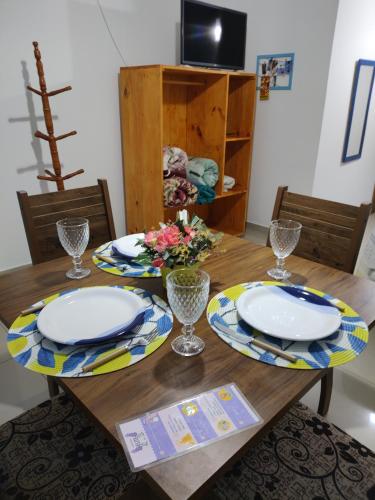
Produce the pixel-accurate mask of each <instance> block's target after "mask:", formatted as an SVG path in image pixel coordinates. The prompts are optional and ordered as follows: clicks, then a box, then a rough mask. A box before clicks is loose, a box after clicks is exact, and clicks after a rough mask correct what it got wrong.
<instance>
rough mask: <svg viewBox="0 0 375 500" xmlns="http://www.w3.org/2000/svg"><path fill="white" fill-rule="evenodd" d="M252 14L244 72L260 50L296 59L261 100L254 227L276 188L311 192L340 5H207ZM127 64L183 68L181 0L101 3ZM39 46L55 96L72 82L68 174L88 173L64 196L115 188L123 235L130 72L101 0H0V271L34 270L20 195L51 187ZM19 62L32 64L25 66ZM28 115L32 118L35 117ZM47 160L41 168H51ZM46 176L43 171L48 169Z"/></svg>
mask: <svg viewBox="0 0 375 500" xmlns="http://www.w3.org/2000/svg"><path fill="white" fill-rule="evenodd" d="M212 3H215V4H218V5H223V6H228V7H231V8H234V9H239V10H245V11H247V12H248V40H247V56H246V69H247V70H250V71H255V60H256V55H257V54H259V53H267V52H270V53H273V52H283V51H286V52H295V53H296V66H295V74H294V82H293V90H292V91H291V92H279V91H278V92H273V93H272V94H271V97H270V101H269V102H259V103H258V110H257V116H256V133H255V146H254V159H253V176H252V186H251V202H250V207H249V220H251V221H253V222H257V223H260V224H267V223H268V221H269V218H270V215H271V209H272V205H273V200H274V196H275V191H276V187H277V185H279V184H285V183H287V184H289V185H290V187H291V188H293V189H295V190H298V191H305V192H308V191H309V190H311V186H312V179H313V168H314V160H315V156H316V151H317V141H318V135H319V130H320V120H321V114H322V103H323V97H324V91H325V83H326V77H327V69H328V61H329V53H330V44H331V38H332V33H333V26H334V19H335V12H336V4H337V0H329V1H327V0H314V2H311V0H283V1H280V0H269V1H267V2H258V1H257V0H230V1H229V0H212ZM101 5H102V7H103V11H104V14H105V17H106V20H107V22H108V24H109V26H110V29H111V31H112V34H113V36H114V39H115V41H116V43H117V45H118V47H119V50H120V52H121V54H122V57H123V58H124V60H125V62H126V64H127V65H140V64H152V63H165V64H175V63H176V62H178V51H179V47H178V23H179V18H180V1H179V0H157V1H156V0H101ZM35 39H36V40H38V41H39V42H40V48H41V52H42V57H43V62H44V68H45V72H46V79H47V85H48V88H49V89H54V88H57V87H60V86H65V85H72V87H73V90H72V91H71V92H68V93H65V94H61V95H59V96H56V97H54V98H52V99H51V104H52V110H53V114H54V115H56V119H55V131H56V133H57V134H61V133H64V132H67V131H69V130H72V129H76V130H77V131H78V135H77V136H75V137H71V138H68V139H66V140H64V141H61V142H60V143H59V152H60V158H61V160H62V163H63V166H64V167H63V168H64V171H65V172H70V171H72V170H75V169H78V168H84V169H85V174H84V175H82V176H78V177H75V178H74V179H72V180H69V181H67V183H66V186H67V188H73V187H78V186H84V185H89V184H94V183H95V182H96V179H97V178H98V177H106V178H107V179H108V182H109V189H110V194H111V200H112V206H113V212H114V218H115V223H116V230H117V233H118V235H119V236H120V235H122V234H124V232H125V222H124V208H123V189H122V167H121V141H120V124H119V109H118V90H117V74H118V70H119V67H120V66H122V65H124V62H123V60H122V57H121V56H120V54H119V53H118V51H117V49H116V47H115V45H114V43H113V41H112V39H111V37H110V35H109V33H108V30H107V27H106V24H105V22H104V20H103V17H102V15H101V12H100V9H99V7H98V4H97V1H96V0H33V1H30V0H1V1H0V43H1V47H2V58H1V64H2V71H1V72H0V88H1V92H0V154H1V191H0V209H1V214H2V215H3V217H1V218H0V234H1V247H0V248H1V250H0V270H2V269H6V268H11V267H14V266H17V265H21V264H24V263H27V262H30V256H29V252H28V246H27V242H26V238H25V234H24V229H23V224H22V219H21V215H20V211H19V207H18V203H17V198H16V191H17V190H20V189H24V190H26V191H28V192H29V193H30V194H36V193H39V192H41V190H46V189H50V190H54V189H55V188H54V186H51V185H48V184H46V183H40V182H39V181H38V180H37V179H36V174H37V173H39V172H41V171H42V170H43V168H45V166H47V165H48V164H49V163H50V156H49V151H48V146H47V145H46V144H45V143H41V141H39V140H36V139H33V135H32V132H34V131H35V129H36V126H38V127H39V128H40V129H41V130H42V131H43V130H45V126H44V122H43V119H42V112H41V102H40V99H39V98H38V97H37V96H35V95H31V94H30V93H29V92H26V91H25V79H26V72H27V73H28V74H29V77H28V78H29V80H30V82H31V84H32V85H34V86H37V83H38V81H37V74H36V69H35V60H34V56H33V50H32V49H33V47H32V45H31V42H32V41H33V40H35ZM22 61H25V63H24V64H23V63H22ZM30 117H32V119H31V121H30ZM44 164H46V165H44ZM47 168H48V167H47Z"/></svg>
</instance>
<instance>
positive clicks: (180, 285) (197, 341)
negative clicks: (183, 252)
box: [167, 268, 210, 356]
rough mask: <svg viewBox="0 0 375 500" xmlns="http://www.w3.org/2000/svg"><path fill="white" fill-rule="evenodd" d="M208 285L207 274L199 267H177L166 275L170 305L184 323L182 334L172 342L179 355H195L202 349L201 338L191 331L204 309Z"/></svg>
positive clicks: (208, 278)
mask: <svg viewBox="0 0 375 500" xmlns="http://www.w3.org/2000/svg"><path fill="white" fill-rule="evenodd" d="M209 289H210V277H209V275H208V274H207V273H206V272H205V271H202V270H200V269H199V270H196V269H194V270H193V269H189V268H186V269H179V270H177V271H172V272H171V273H170V274H168V276H167V294H168V301H169V305H170V306H171V308H172V311H173V313H174V315H175V316H176V318H177V319H178V321H179V322H180V323H182V324H183V327H182V333H183V335H179V336H178V337H176V338H175V339H174V341H173V342H172V344H171V345H172V349H173V350H174V351H175V352H176V353H177V354H181V356H194V355H195V354H199V353H200V352H202V351H203V349H204V346H205V344H204V342H203V340H202V339H201V338H199V337H197V336H196V335H194V323H196V322H197V321H198V319H199V318H200V317H201V315H202V313H203V311H204V310H205V309H206V305H207V301H208V294H209Z"/></svg>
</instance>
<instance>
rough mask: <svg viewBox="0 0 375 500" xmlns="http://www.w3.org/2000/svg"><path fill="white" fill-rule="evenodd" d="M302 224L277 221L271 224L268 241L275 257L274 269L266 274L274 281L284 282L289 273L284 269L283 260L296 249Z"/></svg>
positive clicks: (283, 220)
mask: <svg viewBox="0 0 375 500" xmlns="http://www.w3.org/2000/svg"><path fill="white" fill-rule="evenodd" d="M301 229H302V224H300V223H299V222H295V221H293V220H287V219H277V220H273V221H272V222H271V226H270V241H271V246H272V250H273V253H274V254H275V256H276V267H274V268H272V269H269V270H268V271H267V274H268V275H269V276H271V277H272V278H274V279H276V280H286V279H288V278H289V277H290V276H291V274H292V273H291V272H290V271H287V270H286V269H285V259H286V257H288V255H290V254H291V253H292V252H293V250H294V249H295V248H296V246H297V243H298V240H299V237H300V234H301Z"/></svg>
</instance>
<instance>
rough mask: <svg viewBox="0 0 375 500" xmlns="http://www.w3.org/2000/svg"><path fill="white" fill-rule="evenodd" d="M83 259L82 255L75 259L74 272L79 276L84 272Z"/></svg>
mask: <svg viewBox="0 0 375 500" xmlns="http://www.w3.org/2000/svg"><path fill="white" fill-rule="evenodd" d="M81 264H82V259H81V256H80V255H76V256H74V257H73V265H74V272H75V273H76V274H79V273H80V272H81V271H82V265H81Z"/></svg>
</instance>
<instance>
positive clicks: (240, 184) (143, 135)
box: [120, 65, 256, 234]
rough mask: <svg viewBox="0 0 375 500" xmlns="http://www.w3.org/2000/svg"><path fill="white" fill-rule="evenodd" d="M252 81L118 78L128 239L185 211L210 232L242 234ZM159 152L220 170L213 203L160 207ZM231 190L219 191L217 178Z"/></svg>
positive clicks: (191, 74) (210, 75) (143, 75)
mask: <svg viewBox="0 0 375 500" xmlns="http://www.w3.org/2000/svg"><path fill="white" fill-rule="evenodd" d="M255 95H256V76H255V75H254V74H252V73H244V72H234V71H222V70H208V69H203V68H202V69H201V68H189V67H185V66H164V65H152V66H138V67H126V68H121V70H120V112H121V129H122V144H123V169H124V192H125V213H126V226H127V232H128V233H133V232H134V233H136V232H140V231H143V230H144V229H150V228H151V227H157V226H158V223H159V222H160V221H167V220H169V219H171V220H174V218H175V214H176V211H177V210H179V209H181V208H187V209H188V211H189V213H191V214H193V213H195V214H197V215H199V216H201V217H202V218H204V219H205V221H206V223H207V224H208V225H209V226H210V227H213V228H215V229H218V230H221V231H225V232H229V233H231V234H242V233H243V232H244V231H245V224H246V212H247V204H248V189H249V180H250V170H251V154H252V137H253V126H254V114H255ZM164 145H170V146H178V147H180V148H182V149H183V150H185V151H186V152H187V153H188V155H190V156H201V157H204V158H211V159H213V160H215V161H216V163H217V164H218V166H219V181H218V183H217V184H216V186H215V191H216V198H215V200H214V202H213V203H211V204H208V205H197V204H195V205H189V206H188V207H178V208H167V207H164V206H163V154H162V148H163V146H164ZM225 174H227V175H231V176H232V177H235V179H236V181H237V183H236V185H235V187H234V188H233V189H232V190H230V191H227V192H225V191H224V175H225Z"/></svg>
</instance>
